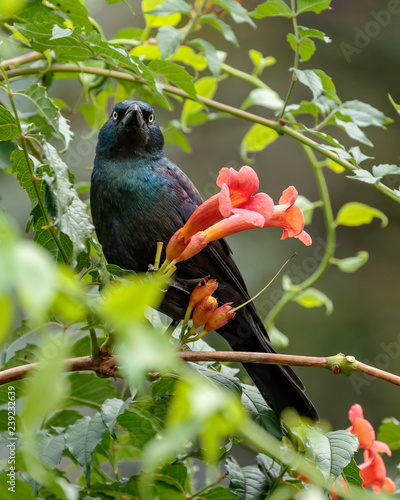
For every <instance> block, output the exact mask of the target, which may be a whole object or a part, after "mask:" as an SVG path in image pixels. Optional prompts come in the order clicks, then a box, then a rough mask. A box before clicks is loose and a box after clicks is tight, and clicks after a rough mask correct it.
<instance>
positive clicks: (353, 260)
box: [332, 250, 369, 273]
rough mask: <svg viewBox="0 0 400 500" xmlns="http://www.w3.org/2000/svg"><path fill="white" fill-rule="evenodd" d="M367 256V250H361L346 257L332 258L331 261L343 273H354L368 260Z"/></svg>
mask: <svg viewBox="0 0 400 500" xmlns="http://www.w3.org/2000/svg"><path fill="white" fill-rule="evenodd" d="M368 258H369V255H368V252H365V251H364V250H362V251H360V252H357V255H356V256H355V257H348V258H347V259H332V263H333V264H336V265H337V266H338V268H339V269H340V270H341V271H343V272H344V273H354V272H355V271H357V270H358V269H360V267H362V266H363V265H364V264H366V263H367V262H368Z"/></svg>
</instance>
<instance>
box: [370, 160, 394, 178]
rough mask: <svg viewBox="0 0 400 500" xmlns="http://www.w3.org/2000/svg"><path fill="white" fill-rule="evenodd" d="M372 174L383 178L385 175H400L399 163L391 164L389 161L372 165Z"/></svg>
mask: <svg viewBox="0 0 400 500" xmlns="http://www.w3.org/2000/svg"><path fill="white" fill-rule="evenodd" d="M372 174H373V175H374V177H376V178H378V179H381V178H382V177H384V176H385V175H400V167H398V166H397V165H389V164H388V163H383V164H381V165H374V166H373V167H372Z"/></svg>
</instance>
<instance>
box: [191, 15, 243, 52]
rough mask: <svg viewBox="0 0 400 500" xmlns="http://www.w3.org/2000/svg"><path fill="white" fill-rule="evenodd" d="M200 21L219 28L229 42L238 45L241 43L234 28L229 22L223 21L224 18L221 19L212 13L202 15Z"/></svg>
mask: <svg viewBox="0 0 400 500" xmlns="http://www.w3.org/2000/svg"><path fill="white" fill-rule="evenodd" d="M200 22H202V23H203V22H205V23H207V24H209V25H210V26H212V27H213V28H215V29H217V30H218V31H219V32H220V33H222V35H223V36H224V38H225V40H227V41H228V42H231V43H233V44H234V45H236V47H238V46H239V43H238V41H237V38H236V35H235V33H234V31H233V29H232V28H231V27H230V26H229V24H227V23H225V22H224V21H222V19H219V18H218V17H215V16H213V15H211V14H206V15H204V16H201V18H200Z"/></svg>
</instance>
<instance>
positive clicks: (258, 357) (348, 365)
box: [0, 351, 400, 386]
mask: <svg viewBox="0 0 400 500" xmlns="http://www.w3.org/2000/svg"><path fill="white" fill-rule="evenodd" d="M177 354H178V355H179V356H180V357H181V358H182V359H183V360H184V361H215V362H236V363H257V364H268V365H283V366H305V367H311V368H326V369H328V370H330V371H332V372H333V373H334V374H335V375H337V374H339V373H343V374H344V375H350V374H351V373H354V372H362V373H365V374H367V375H370V376H371V377H374V378H378V379H381V380H385V381H387V382H390V383H391V384H395V385H399V386H400V376H399V375H395V374H393V373H389V372H385V371H383V370H379V369H378V368H374V367H373V366H369V365H366V364H365V363H361V362H359V361H357V360H356V359H355V358H354V357H353V356H345V355H344V354H341V353H340V354H337V355H336V356H330V357H315V356H297V355H293V354H275V353H274V354H273V353H264V352H232V351H202V352H195V351H182V352H178V353H177ZM100 356H101V357H100V359H99V360H94V359H93V358H92V356H83V357H81V358H70V359H66V360H64V364H65V371H67V372H75V371H94V372H96V373H101V374H103V375H107V376H109V377H121V374H120V373H119V372H118V362H119V359H118V356H114V355H111V354H109V353H106V352H101V353H100ZM38 366H39V363H31V364H28V365H22V366H16V367H14V368H9V369H8V370H3V371H0V385H3V384H8V383H10V382H14V381H16V380H20V379H22V378H24V377H28V376H30V375H31V373H32V371H33V370H34V369H35V368H37V367H38Z"/></svg>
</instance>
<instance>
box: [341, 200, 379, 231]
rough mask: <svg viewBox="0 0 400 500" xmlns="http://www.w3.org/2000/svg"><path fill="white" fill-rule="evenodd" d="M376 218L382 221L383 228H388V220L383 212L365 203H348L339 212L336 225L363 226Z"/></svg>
mask: <svg viewBox="0 0 400 500" xmlns="http://www.w3.org/2000/svg"><path fill="white" fill-rule="evenodd" d="M375 217H376V218H378V219H381V221H382V224H381V227H385V226H387V224H388V218H387V217H386V215H385V214H384V213H383V212H381V211H380V210H378V209H377V208H373V207H370V206H368V205H365V204H364V203H358V202H351V203H346V204H345V205H343V206H342V208H341V209H340V210H339V212H338V215H337V217H336V221H335V225H336V226H339V225H342V226H362V225H363V224H370V223H371V222H372V220H373V219H374V218H375Z"/></svg>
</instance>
